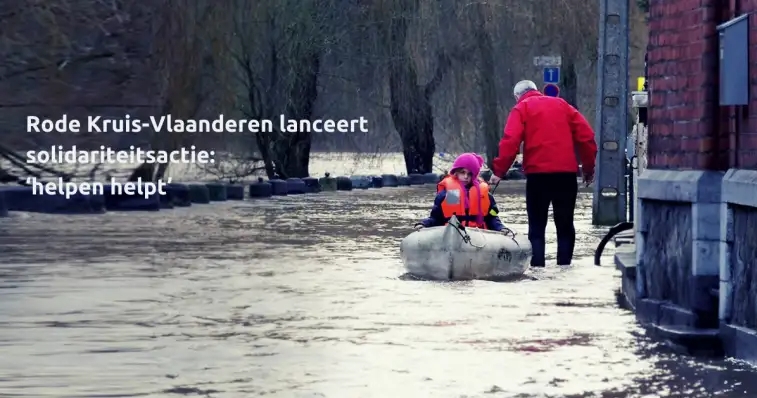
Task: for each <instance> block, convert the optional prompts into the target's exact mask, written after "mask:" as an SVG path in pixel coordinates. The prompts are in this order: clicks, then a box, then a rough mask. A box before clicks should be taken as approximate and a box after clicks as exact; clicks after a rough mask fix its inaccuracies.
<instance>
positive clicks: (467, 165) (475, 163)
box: [450, 153, 488, 228]
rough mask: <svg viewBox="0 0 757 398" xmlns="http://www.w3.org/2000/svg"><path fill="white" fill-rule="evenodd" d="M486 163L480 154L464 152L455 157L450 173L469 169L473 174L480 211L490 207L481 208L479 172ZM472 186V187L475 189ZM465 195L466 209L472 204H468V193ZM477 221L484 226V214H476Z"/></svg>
mask: <svg viewBox="0 0 757 398" xmlns="http://www.w3.org/2000/svg"><path fill="white" fill-rule="evenodd" d="M483 165H484V158H482V157H481V156H480V155H478V154H476V153H464V154H462V155H460V156H458V157H457V159H455V162H454V163H452V168H451V169H450V174H452V173H453V172H454V171H455V170H457V169H468V170H469V171H470V172H471V174H473V178H472V181H471V182H472V183H473V187H475V188H476V191H477V195H476V196H475V197H476V198H478V208H479V209H480V211H479V213H481V212H484V211H487V210H488V209H481V187H480V183H479V181H478V174H479V173H480V172H481V167H483ZM473 187H471V189H473ZM461 196H462V197H463V205H464V206H465V208H466V209H469V208H470V206H469V204H468V195H461ZM476 223H477V224H478V226H479V228H482V227H483V226H484V215H483V214H478V215H477V216H476Z"/></svg>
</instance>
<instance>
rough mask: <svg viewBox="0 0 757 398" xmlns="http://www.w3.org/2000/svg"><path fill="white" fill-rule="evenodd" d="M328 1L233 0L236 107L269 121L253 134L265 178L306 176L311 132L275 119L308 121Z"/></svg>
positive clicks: (326, 30)
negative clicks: (238, 85) (239, 86)
mask: <svg viewBox="0 0 757 398" xmlns="http://www.w3.org/2000/svg"><path fill="white" fill-rule="evenodd" d="M331 1H332V0H306V1H295V0H264V1H259V2H255V3H250V2H247V1H244V0H239V2H238V3H237V7H238V11H237V12H236V13H235V14H236V17H235V18H234V22H233V26H234V27H233V29H234V36H235V38H236V42H235V43H233V50H232V52H233V57H234V59H235V60H236V62H237V68H238V70H239V74H240V79H239V80H240V81H241V83H242V85H243V87H244V92H243V93H242V94H241V95H242V98H243V100H242V101H240V109H241V111H242V112H243V114H244V115H245V116H246V117H247V118H249V119H256V120H272V121H273V122H274V123H273V125H274V128H273V131H259V132H256V133H255V139H256V142H257V150H258V151H259V152H260V156H261V158H262V160H263V162H264V164H265V168H266V173H267V174H268V177H269V178H274V177H276V176H278V177H282V178H288V177H306V176H308V174H309V170H308V166H309V162H310V147H311V144H312V133H311V132H310V131H305V130H304V129H295V131H291V130H290V129H283V130H282V129H281V128H280V127H281V126H280V125H279V122H278V121H279V118H280V117H284V118H286V119H287V120H310V119H311V118H312V116H313V112H314V105H315V101H316V99H317V97H318V86H317V83H318V77H319V74H320V72H321V60H322V56H323V49H324V46H325V44H326V41H327V40H328V39H329V38H330V37H331V31H332V28H330V26H329V23H330V20H329V17H330V14H329V13H330V12H333V10H334V7H333V4H331V3H330V2H331Z"/></svg>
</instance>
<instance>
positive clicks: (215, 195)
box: [205, 182, 229, 202]
mask: <svg viewBox="0 0 757 398" xmlns="http://www.w3.org/2000/svg"><path fill="white" fill-rule="evenodd" d="M205 186H206V187H208V197H209V198H210V201H211V202H225V201H226V200H228V199H229V194H228V192H227V191H226V184H223V183H220V182H211V183H207V184H205Z"/></svg>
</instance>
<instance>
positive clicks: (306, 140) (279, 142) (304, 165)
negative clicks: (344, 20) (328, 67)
mask: <svg viewBox="0 0 757 398" xmlns="http://www.w3.org/2000/svg"><path fill="white" fill-rule="evenodd" d="M293 65H295V67H296V68H297V69H298V70H297V71H296V73H293V74H292V76H293V77H292V79H293V81H292V83H291V89H290V92H289V98H288V101H287V105H286V108H285V111H284V115H285V116H286V118H287V119H288V120H311V119H312V117H313V110H314V108H315V101H316V99H317V98H318V75H319V73H320V69H321V54H320V52H319V51H316V52H314V53H311V54H307V55H305V56H303V57H300V59H297V60H295V62H294V63H293ZM312 142H313V135H312V133H311V132H310V131H301V130H297V131H294V132H284V131H282V132H280V134H279V136H278V137H275V141H274V143H273V149H274V150H273V161H274V164H275V166H276V167H275V169H276V170H275V172H276V174H278V176H279V177H280V178H304V177H309V176H310V172H309V171H310V170H309V166H310V147H311V145H312Z"/></svg>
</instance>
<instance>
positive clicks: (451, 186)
mask: <svg viewBox="0 0 757 398" xmlns="http://www.w3.org/2000/svg"><path fill="white" fill-rule="evenodd" d="M478 180H479V188H480V189H479V191H480V192H478V194H479V195H480V197H481V201H479V200H478V198H476V196H475V195H476V193H477V192H476V189H474V188H473V187H471V189H470V190H469V191H466V189H465V187H463V186H462V185H461V184H460V182H459V181H458V180H457V178H455V177H453V176H448V177H445V178H444V179H443V180H442V181H441V182H440V183H439V184H437V186H436V193H439V192H441V191H442V190H445V191H447V197H446V198H444V201H443V202H442V212H443V213H444V218H451V217H452V216H453V215H454V216H455V217H457V219H458V220H460V222H461V223H462V224H463V225H464V226H466V227H469V226H473V227H476V226H477V227H479V228H483V229H486V225H476V216H477V215H479V214H481V215H482V216H484V217H485V216H486V214H487V213H488V212H489V208H490V207H491V202H490V201H489V184H487V183H486V181H484V179H482V178H479V179H478ZM462 195H467V198H468V211H467V212H466V210H465V203H464V202H463V200H462ZM479 204H480V207H479Z"/></svg>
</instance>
